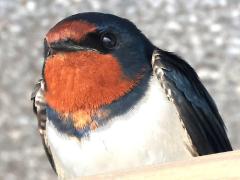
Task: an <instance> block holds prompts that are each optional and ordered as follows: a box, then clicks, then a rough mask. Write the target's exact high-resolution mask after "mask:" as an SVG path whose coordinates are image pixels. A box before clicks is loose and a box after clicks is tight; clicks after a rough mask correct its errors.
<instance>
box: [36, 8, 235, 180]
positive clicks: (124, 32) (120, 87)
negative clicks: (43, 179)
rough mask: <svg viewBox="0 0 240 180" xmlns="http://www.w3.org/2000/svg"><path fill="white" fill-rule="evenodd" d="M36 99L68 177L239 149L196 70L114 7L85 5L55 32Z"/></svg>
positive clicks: (50, 147) (42, 128)
mask: <svg viewBox="0 0 240 180" xmlns="http://www.w3.org/2000/svg"><path fill="white" fill-rule="evenodd" d="M32 100H33V109H34V112H35V113H36V116H37V118H38V125H39V132H40V135H41V138H42V141H43V145H44V148H45V151H46V154H47V156H48V158H49V161H50V163H51V165H52V167H53V169H54V170H55V171H56V173H57V175H58V176H59V178H60V179H69V178H75V177H79V176H85V175H92V174H98V173H104V172H110V171H115V170H121V169H128V168H135V167H139V166H144V165H149V164H157V163H163V162H169V161H176V160H182V159H189V158H192V157H195V156H201V155H206V154H211V153H219V152H224V151H230V150H232V147H231V144H230V142H229V139H228V137H227V134H226V131H225V125H224V122H223V120H222V118H221V116H220V114H219V112H218V109H217V106H216V105H215V103H214V101H213V99H212V98H211V96H210V95H209V93H208V91H207V90H206V89H205V87H204V86H203V84H202V83H201V82H200V80H199V77H198V75H197V74H196V72H195V71H194V69H193V68H192V67H191V66H190V65H189V64H188V63H187V62H185V61H184V60H183V59H182V58H180V57H179V56H177V55H175V54H174V53H171V52H168V51H165V50H161V49H159V48H158V47H156V46H154V45H153V44H152V43H151V42H150V41H149V40H148V38H147V37H146V36H145V35H144V34H142V32H141V31H140V30H139V29H138V28H137V27H136V26H135V25H134V24H133V23H132V22H130V21H129V20H127V19H124V18H120V17H117V16H115V15H111V14H103V13H92V12H90V13H80V14H76V15H72V16H70V17H67V18H66V19H63V20H62V21H60V22H59V23H57V24H56V25H55V26H54V27H53V28H51V29H50V30H49V32H48V33H47V34H46V37H45V39H44V65H43V71H42V79H41V80H40V81H39V82H38V83H37V84H36V87H35V90H34V92H33V94H32Z"/></svg>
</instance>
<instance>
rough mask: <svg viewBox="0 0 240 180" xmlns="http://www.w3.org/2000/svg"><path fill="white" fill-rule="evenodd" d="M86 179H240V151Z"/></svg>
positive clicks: (87, 179)
mask: <svg viewBox="0 0 240 180" xmlns="http://www.w3.org/2000/svg"><path fill="white" fill-rule="evenodd" d="M80 179H85V180H96V179H100V180H108V179H120V180H130V179H131V180H142V179H150V180H155V179H156V180H157V179H161V180H233V179H239V180H240V151H233V152H227V153H219V154H213V155H207V156H201V157H196V158H193V159H191V160H188V161H179V162H173V163H167V164H161V165H154V166H147V167H141V168H138V169H133V170H127V171H122V172H113V173H109V174H102V175H96V176H89V177H81V178H80Z"/></svg>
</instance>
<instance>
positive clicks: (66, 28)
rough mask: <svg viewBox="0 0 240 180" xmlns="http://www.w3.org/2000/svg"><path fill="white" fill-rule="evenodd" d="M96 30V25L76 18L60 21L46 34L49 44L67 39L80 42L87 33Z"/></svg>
mask: <svg viewBox="0 0 240 180" xmlns="http://www.w3.org/2000/svg"><path fill="white" fill-rule="evenodd" d="M95 30H96V26H95V25H94V24H91V23H88V22H86V21H81V20H74V21H66V22H60V23H58V24H57V25H55V26H54V27H53V28H52V29H50V31H49V32H48V33H47V35H46V39H47V42H48V43H49V44H50V43H53V42H57V41H60V40H66V39H71V40H74V41H76V42H79V41H80V40H81V39H82V38H83V37H84V36H85V35H86V34H87V33H89V32H93V31H95Z"/></svg>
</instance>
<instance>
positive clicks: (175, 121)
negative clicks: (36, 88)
mask: <svg viewBox="0 0 240 180" xmlns="http://www.w3.org/2000/svg"><path fill="white" fill-rule="evenodd" d="M150 84H151V85H150V87H149V88H148V90H147V92H146V94H145V96H144V97H143V98H142V99H141V100H140V101H139V102H138V103H137V104H136V105H135V106H134V107H133V108H132V109H131V110H130V111H129V112H128V113H127V114H125V115H121V116H118V117H115V118H113V119H111V122H109V123H108V124H107V126H105V127H102V128H98V129H97V130H96V131H95V132H92V133H91V134H90V136H89V137H88V138H84V139H82V140H81V142H80V141H79V140H77V139H76V138H70V137H68V136H67V135H63V134H60V133H59V132H58V131H57V130H56V129H55V128H54V126H53V125H52V124H51V122H48V123H47V136H48V140H49V144H50V147H51V151H52V153H53V156H54V160H55V162H56V164H57V169H58V171H59V174H60V175H61V176H62V177H63V176H64V177H65V178H66V177H67V178H73V177H79V176H81V175H91V174H98V173H103V172H109V171H114V170H120V169H126V168H134V167H138V166H142V165H149V164H156V163H162V162H168V161H175V160H180V159H186V158H190V157H191V154H190V153H189V151H188V150H187V149H186V146H185V144H184V138H186V133H185V132H184V130H183V128H182V125H181V123H180V121H179V118H178V115H177V113H176V109H175V107H174V105H173V104H172V103H171V102H169V101H168V100H167V99H166V95H165V94H164V92H162V89H161V87H160V85H159V82H158V80H157V79H156V78H155V77H152V78H151V83H150ZM60 171H61V172H60Z"/></svg>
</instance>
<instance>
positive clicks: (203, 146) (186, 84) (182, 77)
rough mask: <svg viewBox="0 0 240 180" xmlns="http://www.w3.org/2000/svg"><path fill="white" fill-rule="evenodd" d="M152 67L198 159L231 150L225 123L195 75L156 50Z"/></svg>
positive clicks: (161, 51)
mask: <svg viewBox="0 0 240 180" xmlns="http://www.w3.org/2000/svg"><path fill="white" fill-rule="evenodd" d="M152 63H153V64H152V65H153V69H154V72H155V74H156V76H157V77H158V79H159V81H160V83H161V84H162V87H163V88H164V89H165V92H168V90H170V91H171V94H170V95H169V93H168V94H167V96H171V97H170V99H172V101H173V102H174V104H175V105H176V108H177V111H178V113H179V116H180V119H182V121H183V123H184V126H185V127H186V129H187V132H188V134H189V136H190V137H191V140H192V143H193V145H194V146H195V147H196V150H197V151H198V154H199V155H204V154H210V153H217V152H223V151H229V150H232V147H231V144H230V142H229V140H228V137H227V134H226V132H225V126H224V122H223V120H222V118H221V116H220V114H219V112H218V110H217V107H216V105H215V103H214V101H213V99H212V98H211V96H210V95H209V94H208V92H207V90H206V89H205V87H204V86H203V85H202V83H201V82H200V80H199V78H198V76H197V74H196V73H195V71H194V70H193V69H192V67H191V66H190V65H188V64H187V63H186V62H185V61H184V60H182V59H181V58H179V57H178V56H176V55H174V54H172V53H169V52H166V51H163V50H159V49H158V50H155V51H154V53H153V59H152Z"/></svg>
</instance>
